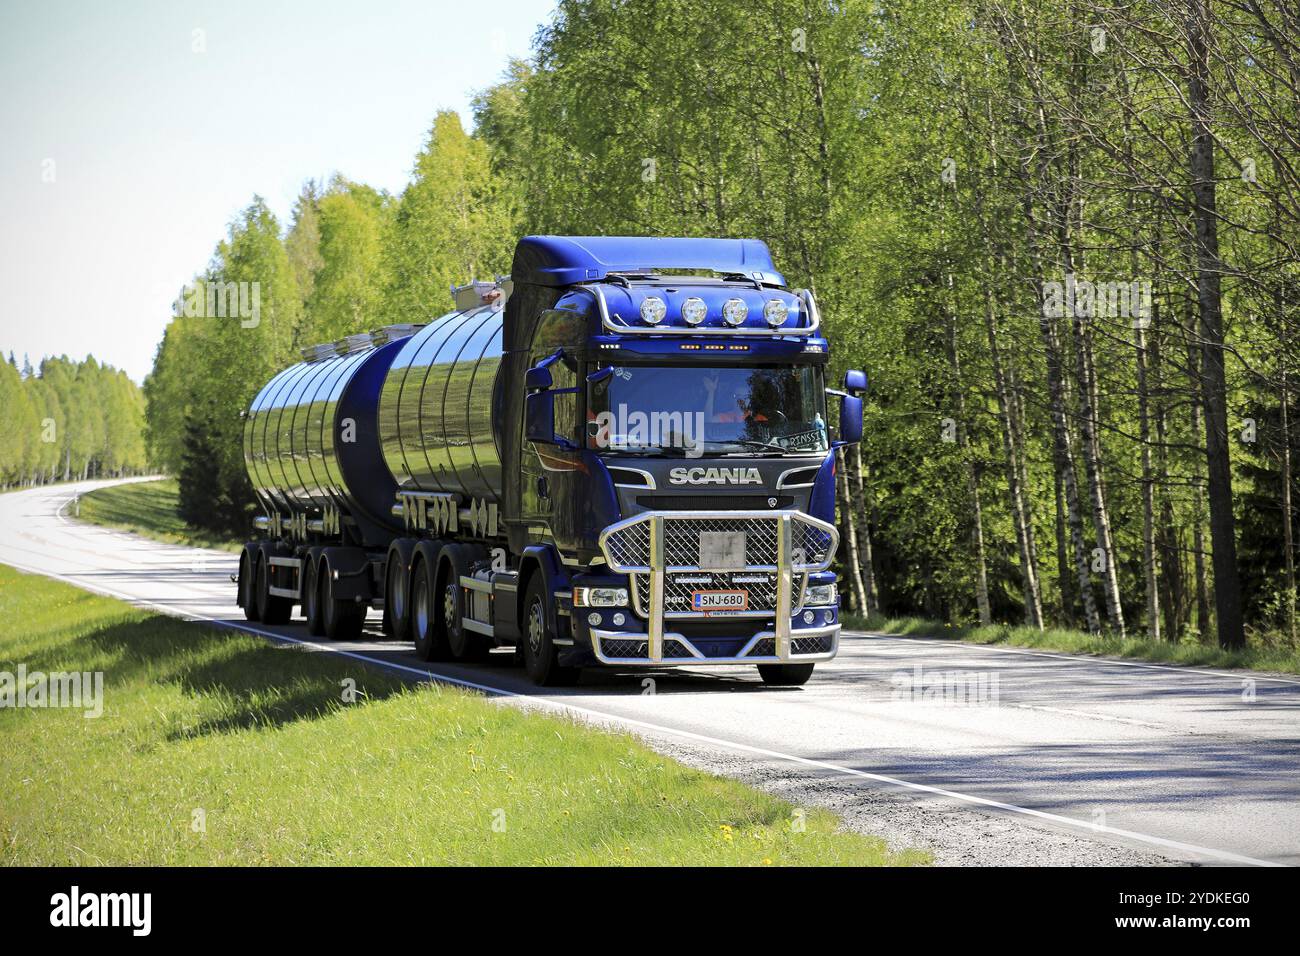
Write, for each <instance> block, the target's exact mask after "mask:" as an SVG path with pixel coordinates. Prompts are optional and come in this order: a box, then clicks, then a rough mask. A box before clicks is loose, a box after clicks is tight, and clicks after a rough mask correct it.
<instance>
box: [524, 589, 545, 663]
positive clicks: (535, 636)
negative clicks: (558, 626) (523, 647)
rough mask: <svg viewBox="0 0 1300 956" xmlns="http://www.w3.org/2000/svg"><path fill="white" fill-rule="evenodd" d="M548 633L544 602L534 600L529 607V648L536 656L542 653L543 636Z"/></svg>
mask: <svg viewBox="0 0 1300 956" xmlns="http://www.w3.org/2000/svg"><path fill="white" fill-rule="evenodd" d="M545 635H546V621H545V620H544V619H543V617H542V602H541V601H534V602H533V603H532V606H530V607H529V608H528V649H529V650H530V651H532V652H533V656H534V657H540V656H541V653H542V638H543V637H545Z"/></svg>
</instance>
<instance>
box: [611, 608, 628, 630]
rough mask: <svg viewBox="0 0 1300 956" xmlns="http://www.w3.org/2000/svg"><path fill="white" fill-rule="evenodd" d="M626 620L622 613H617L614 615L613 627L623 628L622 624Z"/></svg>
mask: <svg viewBox="0 0 1300 956" xmlns="http://www.w3.org/2000/svg"><path fill="white" fill-rule="evenodd" d="M626 620H627V618H626V617H625V616H624V615H623V612H622V611H619V612H618V613H617V614H615V615H614V626H615V627H622V626H623V623H624V622H625V621H626Z"/></svg>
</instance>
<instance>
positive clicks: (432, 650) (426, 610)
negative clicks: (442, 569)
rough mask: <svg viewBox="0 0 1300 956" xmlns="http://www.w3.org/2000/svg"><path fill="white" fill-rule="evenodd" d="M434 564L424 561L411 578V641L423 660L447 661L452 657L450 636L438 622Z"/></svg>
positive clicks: (417, 654) (417, 565)
mask: <svg viewBox="0 0 1300 956" xmlns="http://www.w3.org/2000/svg"><path fill="white" fill-rule="evenodd" d="M433 574H434V568H433V562H431V561H429V560H428V559H427V558H423V557H422V558H421V559H420V560H419V562H418V563H417V564H416V566H415V572H414V573H413V574H412V575H411V638H412V639H413V640H414V641H415V654H416V656H417V657H419V658H420V660H422V661H445V660H447V658H448V657H450V656H451V655H450V653H449V652H448V649H447V636H446V633H445V632H444V631H443V629H442V627H441V625H440V623H439V622H438V619H437V616H436V615H437V613H438V600H437V597H436V595H437V593H438V591H437V585H436V583H435V581H434V579H433Z"/></svg>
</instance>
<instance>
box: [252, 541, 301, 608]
mask: <svg viewBox="0 0 1300 956" xmlns="http://www.w3.org/2000/svg"><path fill="white" fill-rule="evenodd" d="M256 588H257V619H258V620H259V621H261V622H262V623H263V624H288V623H289V615H290V614H291V613H293V601H292V600H290V599H289V598H286V597H277V596H275V595H273V594H272V593H271V555H270V553H269V552H267V551H263V552H262V553H261V554H260V555H259V556H258V559H257V585H256Z"/></svg>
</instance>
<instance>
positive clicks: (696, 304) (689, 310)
mask: <svg viewBox="0 0 1300 956" xmlns="http://www.w3.org/2000/svg"><path fill="white" fill-rule="evenodd" d="M708 314H709V307H708V306H707V305H705V304H704V300H703V299H701V298H699V297H698V296H694V295H693V296H691V297H690V298H689V299H687V300H686V301H685V302H683V303H682V320H683V321H684V322H685V323H686V324H687V325H699V324H700V323H701V322H703V321H704V317H705V316H706V315H708Z"/></svg>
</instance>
